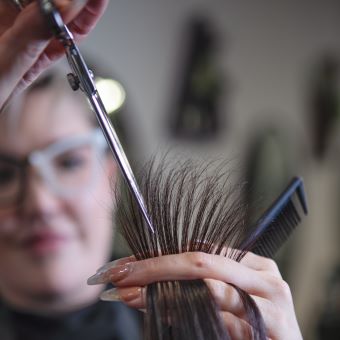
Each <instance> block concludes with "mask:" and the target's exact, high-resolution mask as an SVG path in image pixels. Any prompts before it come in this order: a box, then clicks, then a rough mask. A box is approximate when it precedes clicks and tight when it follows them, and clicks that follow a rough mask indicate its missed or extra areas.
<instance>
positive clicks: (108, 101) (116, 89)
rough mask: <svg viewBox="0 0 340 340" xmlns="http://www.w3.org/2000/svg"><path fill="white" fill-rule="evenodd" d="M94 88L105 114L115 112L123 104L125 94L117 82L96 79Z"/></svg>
mask: <svg viewBox="0 0 340 340" xmlns="http://www.w3.org/2000/svg"><path fill="white" fill-rule="evenodd" d="M96 86H97V90H98V92H99V94H100V97H101V99H102V101H103V103H104V106H105V109H106V111H107V113H113V112H115V111H117V110H118V109H119V108H120V107H121V106H122V105H123V104H124V101H125V97H126V93H125V90H124V88H123V86H122V85H121V84H120V83H119V82H118V81H116V80H114V79H103V78H97V79H96Z"/></svg>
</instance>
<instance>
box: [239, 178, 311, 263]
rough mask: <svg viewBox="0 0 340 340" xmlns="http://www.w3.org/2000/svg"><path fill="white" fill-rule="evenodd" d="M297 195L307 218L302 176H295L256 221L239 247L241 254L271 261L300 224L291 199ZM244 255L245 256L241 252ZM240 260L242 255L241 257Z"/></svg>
mask: <svg viewBox="0 0 340 340" xmlns="http://www.w3.org/2000/svg"><path fill="white" fill-rule="evenodd" d="M295 194H296V196H297V198H298V200H299V202H300V204H301V207H302V210H303V212H304V214H305V215H307V212H308V211H307V202H306V196H305V192H304V188H303V181H302V178H301V177H294V178H293V179H292V180H291V182H290V183H289V185H288V186H287V188H286V189H285V190H284V191H283V192H282V193H281V195H280V196H279V197H278V198H277V199H276V200H275V201H274V203H273V204H272V205H271V206H270V207H269V208H268V209H267V210H266V211H265V212H264V213H263V215H262V216H261V217H260V218H259V219H258V220H257V222H256V223H255V226H254V227H253V228H251V232H250V234H249V235H248V237H247V238H246V239H245V240H244V241H243V242H242V243H241V246H240V247H239V249H240V250H242V253H243V252H247V251H252V252H253V253H255V254H258V255H261V256H265V257H269V258H272V257H273V256H274V255H275V253H276V252H277V251H278V249H279V248H280V247H281V245H282V244H283V243H284V242H285V241H286V240H287V239H288V237H289V236H290V234H291V233H292V231H293V230H294V229H295V227H296V226H297V225H298V224H299V223H300V222H301V217H300V214H299V212H298V210H297V208H296V205H295V202H294V201H293V197H294V196H295ZM244 254H245V253H244ZM241 257H243V256H241Z"/></svg>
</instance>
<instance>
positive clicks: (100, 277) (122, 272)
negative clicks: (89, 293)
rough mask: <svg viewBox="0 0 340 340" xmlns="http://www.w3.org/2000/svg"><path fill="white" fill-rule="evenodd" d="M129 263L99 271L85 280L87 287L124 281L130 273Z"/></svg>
mask: <svg viewBox="0 0 340 340" xmlns="http://www.w3.org/2000/svg"><path fill="white" fill-rule="evenodd" d="M130 269H131V266H130V263H125V264H123V265H116V266H113V267H112V268H110V269H107V270H106V271H99V272H97V273H96V274H94V275H93V276H91V277H89V278H88V280H87V284H88V285H98V284H103V283H110V282H111V283H115V282H117V281H120V280H122V279H124V278H125V277H126V276H127V275H128V274H129V272H130Z"/></svg>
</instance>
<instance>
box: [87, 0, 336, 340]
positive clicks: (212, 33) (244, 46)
mask: <svg viewBox="0 0 340 340" xmlns="http://www.w3.org/2000/svg"><path fill="white" fill-rule="evenodd" d="M339 36H340V2H339V1H338V0H301V1H294V0H288V1H269V0H257V1H247V2H245V1H232V0H223V1H222V0H210V1H205V0H185V1H180V2H170V1H166V2H165V1H158V0H140V1H135V2H131V1H123V0H116V1H110V4H109V6H108V10H107V12H106V14H105V15H104V18H103V20H102V21H101V22H100V24H99V26H98V28H97V29H96V30H95V32H94V33H93V34H92V35H91V36H90V37H89V39H88V40H87V41H86V42H85V43H84V44H83V45H82V46H81V48H82V51H84V52H87V54H88V55H90V56H91V57H92V59H93V60H94V61H95V62H96V63H98V61H102V62H103V63H104V64H105V66H106V67H108V68H111V69H112V70H114V72H115V74H116V75H117V77H116V78H117V79H120V80H121V81H122V82H123V84H124V89H125V91H126V98H125V101H124V105H123V106H124V110H119V111H120V112H119V115H120V116H119V122H120V124H121V126H122V130H124V131H125V133H126V139H127V140H128V141H129V143H128V145H129V153H130V156H131V157H132V158H133V159H134V160H135V162H134V164H143V162H145V161H146V160H147V159H149V157H150V156H151V155H153V154H154V153H156V152H158V153H159V152H162V151H164V150H168V149H169V148H172V147H175V150H178V151H179V153H181V154H183V156H184V157H185V156H186V155H188V154H189V155H190V157H196V158H220V159H221V158H222V159H234V160H236V162H235V163H237V165H236V166H235V163H234V169H235V168H236V170H237V171H235V176H236V177H243V176H245V175H246V176H247V178H248V180H249V184H250V186H251V188H253V189H256V190H254V191H253V195H252V196H251V195H250V196H249V197H248V199H249V200H250V201H257V200H258V202H259V204H258V207H259V211H260V209H261V208H265V207H267V206H268V203H269V202H270V201H271V199H272V198H273V197H275V196H276V195H277V194H278V193H279V192H280V191H281V190H282V189H283V186H284V183H286V180H287V178H290V177H291V176H292V175H295V174H298V175H301V176H303V177H304V181H305V188H306V192H307V197H308V203H309V212H310V213H309V216H308V217H307V218H306V219H305V220H304V223H303V225H302V226H299V228H298V229H297V231H296V232H295V233H294V236H293V238H292V239H291V240H290V241H289V242H288V244H287V245H286V247H285V248H284V249H282V252H281V253H280V255H279V263H280V266H281V269H282V270H283V274H284V277H285V279H286V280H287V281H288V282H289V284H290V286H291V289H292V293H293V296H294V300H295V306H296V310H297V314H298V319H299V321H300V324H301V327H302V331H303V334H304V339H307V340H317V339H322V340H327V339H340V335H339V334H338V333H339V330H338V329H337V328H336V327H335V326H334V325H338V324H339V322H338V321H337V320H338V317H339V294H338V292H339V269H338V268H339V263H340V247H339V244H340V230H339V229H340V214H339V211H340V210H339V205H340V203H339V202H340V178H339V173H340V171H339V170H340V158H339V154H340V134H339V118H338V117H339V98H340V89H339V63H340V39H339ZM207 137H208V138H207ZM243 178H244V177H243ZM263 179H265V180H266V183H267V185H266V186H264V185H263V184H262V183H263ZM256 203H257V202H256ZM259 211H253V212H249V213H250V214H256V213H258V212H259ZM331 334H332V335H331Z"/></svg>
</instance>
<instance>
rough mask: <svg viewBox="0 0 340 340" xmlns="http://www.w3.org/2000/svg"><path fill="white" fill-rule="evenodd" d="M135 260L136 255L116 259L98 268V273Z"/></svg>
mask: <svg viewBox="0 0 340 340" xmlns="http://www.w3.org/2000/svg"><path fill="white" fill-rule="evenodd" d="M133 261H135V257H134V256H128V257H122V258H121V259H118V260H114V261H111V262H108V263H106V264H104V266H102V267H100V268H98V269H97V273H102V272H105V271H107V270H108V269H111V268H114V267H117V266H118V265H122V264H124V263H128V262H133Z"/></svg>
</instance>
